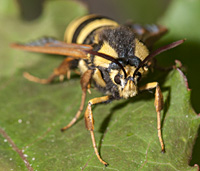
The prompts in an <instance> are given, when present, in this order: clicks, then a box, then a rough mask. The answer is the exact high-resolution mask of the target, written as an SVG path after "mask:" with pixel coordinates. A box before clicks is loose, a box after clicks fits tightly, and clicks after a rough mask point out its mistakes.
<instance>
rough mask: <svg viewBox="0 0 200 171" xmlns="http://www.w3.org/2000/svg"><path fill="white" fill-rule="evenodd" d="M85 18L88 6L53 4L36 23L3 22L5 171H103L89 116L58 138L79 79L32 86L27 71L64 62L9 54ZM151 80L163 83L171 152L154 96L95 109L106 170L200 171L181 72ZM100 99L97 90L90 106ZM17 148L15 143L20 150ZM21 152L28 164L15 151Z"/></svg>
mask: <svg viewBox="0 0 200 171" xmlns="http://www.w3.org/2000/svg"><path fill="white" fill-rule="evenodd" d="M8 2H10V1H8ZM0 6H1V3H0ZM16 11H17V10H16ZM60 11H61V12H62V13H60ZM85 12H86V10H85V8H83V7H82V6H80V5H78V4H76V3H73V2H71V1H69V2H66V1H51V2H48V3H47V4H46V5H45V11H44V13H43V16H42V17H41V18H40V19H38V20H36V21H33V22H31V23H28V22H22V21H20V20H19V19H18V17H17V16H15V15H13V16H10V15H9V16H8V15H6V14H7V13H5V14H4V15H3V16H1V18H0V19H1V22H4V23H6V24H5V27H4V28H3V27H1V28H0V29H1V30H0V36H1V37H2V39H1V46H0V48H1V49H0V52H1V58H0V59H1V62H0V68H1V72H0V77H1V80H0V90H1V92H0V99H1V102H0V118H1V119H0V134H1V136H0V167H1V169H2V170H11V169H13V170H26V168H27V167H26V164H27V163H29V164H30V165H29V166H28V167H32V168H33V169H34V170H81V169H83V168H84V170H103V169H104V166H103V165H102V164H101V163H100V162H99V161H98V159H97V157H96V156H95V154H94V150H93V147H92V142H91V138H90V134H89V132H88V131H87V130H86V129H84V128H85V126H84V118H83V117H81V118H80V119H79V120H78V122H77V123H76V124H75V125H74V126H73V127H72V128H70V129H69V130H67V131H66V132H64V133H61V132H60V128H62V127H63V126H65V125H66V124H68V123H69V122H70V121H71V119H72V118H73V117H74V115H75V113H76V111H77V109H78V107H79V104H80V98H81V88H80V85H79V78H78V77H76V76H75V75H72V79H70V80H66V81H64V82H62V83H59V82H55V83H53V84H51V85H40V84H36V83H33V82H29V81H27V80H26V79H24V78H23V77H22V73H23V72H24V71H28V72H30V73H33V74H34V75H36V76H39V77H47V76H48V74H50V73H51V71H52V70H53V68H55V67H57V66H58V65H59V64H60V63H61V61H62V60H63V58H62V57H58V56H56V57H55V56H53V55H44V54H34V53H28V52H24V51H17V50H13V49H10V48H9V44H10V43H11V42H15V41H20V42H25V41H29V40H31V39H36V38H38V37H41V36H43V35H44V34H46V35H50V36H54V37H57V38H58V39H60V40H62V35H63V33H64V30H65V27H66V25H67V23H68V22H69V21H70V20H72V18H74V17H76V16H80V15H83V14H84V13H85ZM65 16H67V17H66V18H65ZM2 40H3V42H2ZM174 51H175V50H174ZM144 81H145V80H144ZM150 81H159V83H160V85H161V89H162V92H163V95H164V101H165V105H164V110H163V111H162V123H163V124H162V132H163V139H164V143H165V146H166V153H165V154H162V153H161V152H160V151H161V148H160V144H159V140H158V137H157V126H156V112H155V107H154V94H153V93H151V92H144V93H141V94H139V95H138V96H136V97H134V98H131V99H129V100H119V101H113V102H112V103H110V104H107V105H105V104H102V105H96V107H94V108H93V112H94V119H95V137H96V142H97V145H98V146H101V147H100V152H101V156H102V158H103V159H104V160H105V161H106V162H108V163H109V166H108V167H107V169H113V170H183V171H184V170H197V167H194V168H193V167H190V166H188V162H189V159H190V156H191V152H192V147H193V143H194V139H195V136H196V134H197V129H198V126H199V122H200V118H199V117H198V116H197V115H196V114H195V113H194V111H193V109H192V108H191V106H190V94H191V92H190V91H188V90H187V87H186V83H185V78H184V77H183V75H182V73H181V72H180V70H173V71H171V72H170V73H169V74H167V73H160V72H155V73H154V74H150V75H149V77H147V78H146V82H150ZM99 96H101V94H100V93H99V92H97V91H96V90H95V89H94V90H92V95H88V97H87V100H89V99H92V98H94V97H99ZM12 142H13V143H12ZM11 144H12V146H13V145H15V146H14V147H13V148H14V150H13V148H12V146H11ZM18 149H19V150H22V152H23V153H22V155H23V156H25V157H26V160H25V159H22V157H23V156H22V155H19V154H18V153H17V152H16V151H17V150H18Z"/></svg>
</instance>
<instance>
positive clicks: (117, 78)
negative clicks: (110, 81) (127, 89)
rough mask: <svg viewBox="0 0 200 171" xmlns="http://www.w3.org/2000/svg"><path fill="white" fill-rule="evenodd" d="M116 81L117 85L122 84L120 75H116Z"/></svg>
mask: <svg viewBox="0 0 200 171" xmlns="http://www.w3.org/2000/svg"><path fill="white" fill-rule="evenodd" d="M114 81H115V82H116V83H117V84H121V80H120V76H119V75H116V76H115V78H114Z"/></svg>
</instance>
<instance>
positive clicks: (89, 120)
mask: <svg viewBox="0 0 200 171" xmlns="http://www.w3.org/2000/svg"><path fill="white" fill-rule="evenodd" d="M110 99H111V96H103V97H97V98H94V99H91V100H90V101H89V102H88V105H87V108H86V111H85V125H86V128H87V129H88V130H89V131H90V134H91V138H92V144H93V147H94V151H95V154H96V156H97V158H98V159H99V161H100V162H101V163H103V164H104V165H105V166H107V165H108V164H107V163H106V162H105V161H103V160H102V158H101V157H100V155H99V152H98V149H97V145H96V141H95V136H94V118H93V114H92V105H94V104H98V103H103V102H107V101H109V100H110Z"/></svg>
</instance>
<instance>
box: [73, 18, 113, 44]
mask: <svg viewBox="0 0 200 171" xmlns="http://www.w3.org/2000/svg"><path fill="white" fill-rule="evenodd" d="M103 18H106V19H109V18H108V17H104V16H94V17H93V18H89V19H87V20H85V21H84V22H82V23H81V24H80V25H79V26H78V27H77V29H76V31H75V32H74V35H73V38H72V43H76V41H77V38H78V35H79V33H80V32H81V30H82V29H83V28H84V27H85V26H86V25H87V24H89V23H90V22H92V21H95V20H99V19H103Z"/></svg>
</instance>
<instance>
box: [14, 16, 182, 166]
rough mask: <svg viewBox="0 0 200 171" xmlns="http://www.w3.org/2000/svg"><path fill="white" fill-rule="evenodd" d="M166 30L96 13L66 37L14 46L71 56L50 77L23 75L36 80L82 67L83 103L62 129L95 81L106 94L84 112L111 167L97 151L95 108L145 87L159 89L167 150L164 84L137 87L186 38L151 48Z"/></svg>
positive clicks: (79, 21) (43, 81) (79, 22)
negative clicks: (162, 56)
mask: <svg viewBox="0 0 200 171" xmlns="http://www.w3.org/2000/svg"><path fill="white" fill-rule="evenodd" d="M166 32H167V29H166V28H165V27H163V26H159V25H145V26H141V25H139V24H131V23H128V24H125V25H123V26H121V25H119V24H118V23H117V22H115V21H114V20H112V19H110V18H108V17H104V16H99V15H94V14H92V15H87V16H84V17H82V18H79V19H77V20H75V21H73V22H71V23H70V24H69V26H68V27H67V29H66V31H65V35H64V41H59V40H56V39H54V38H51V37H43V38H41V39H39V40H36V41H32V42H29V43H26V44H20V43H15V44H12V47H13V48H17V49H22V50H27V51H33V52H41V53H48V54H58V55H64V56H67V57H66V58H65V59H64V61H63V62H62V63H61V64H60V66H58V67H57V68H55V69H54V71H53V72H52V74H51V75H50V76H49V77H48V78H47V79H40V78H38V77H35V76H33V75H31V74H29V73H24V76H25V77H26V78H27V79H28V80H30V81H33V82H37V83H41V84H48V83H51V82H52V81H53V80H54V78H55V77H59V78H60V79H61V80H63V78H64V77H65V76H67V78H70V72H71V70H74V71H75V69H76V68H78V69H79V71H80V75H81V81H80V84H81V87H82V97H81V104H80V107H79V110H78V111H77V113H76V115H75V117H74V118H73V119H72V120H71V122H70V123H69V124H68V125H67V126H65V127H63V128H62V129H61V130H62V131H64V130H66V129H68V128H70V127H71V126H72V125H73V124H74V123H75V122H76V121H77V119H78V118H79V116H80V114H81V112H82V110H83V108H84V104H85V98H86V94H87V90H88V91H89V90H90V87H91V84H94V86H95V87H97V89H98V90H99V91H101V92H102V93H103V94H104V96H102V97H97V98H93V99H91V100H89V102H88V104H87V107H86V110H85V115H84V116H85V124H86V128H87V129H88V130H89V131H90V134H91V139H92V143H93V148H94V151H95V154H96V156H97V158H98V159H99V161H100V162H101V163H103V164H104V165H105V166H107V165H108V164H107V163H106V162H105V161H104V160H103V159H102V158H101V157H100V155H99V152H98V150H97V145H96V141H95V136H94V119H93V112H92V106H93V105H95V104H99V103H105V102H110V101H112V100H119V99H122V98H124V99H128V98H131V97H133V96H136V95H137V94H138V93H139V92H141V91H144V90H150V89H155V108H156V113H157V129H158V137H159V141H160V145H161V149H162V151H163V152H164V150H165V147H164V143H163V139H162V135H161V122H160V118H161V110H162V108H163V96H162V92H161V89H160V86H159V84H158V82H151V83H147V84H146V85H144V86H141V87H138V86H137V85H138V82H139V81H140V80H141V78H142V77H144V76H145V75H146V73H147V72H148V70H149V68H150V67H152V66H153V65H152V64H153V61H154V60H153V59H154V57H155V56H156V55H158V54H160V53H161V52H163V51H166V50H168V49H171V48H174V47H176V46H178V45H180V44H181V43H183V42H184V40H179V41H176V42H173V43H171V44H168V45H166V46H163V47H161V48H158V49H157V50H155V51H153V52H150V49H151V47H152V45H153V44H154V43H155V42H156V41H157V40H158V39H159V38H160V37H162V36H163V35H164V34H165V33H166Z"/></svg>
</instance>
